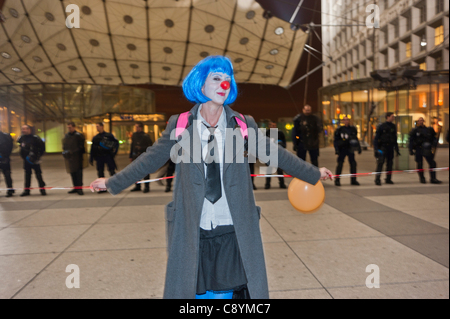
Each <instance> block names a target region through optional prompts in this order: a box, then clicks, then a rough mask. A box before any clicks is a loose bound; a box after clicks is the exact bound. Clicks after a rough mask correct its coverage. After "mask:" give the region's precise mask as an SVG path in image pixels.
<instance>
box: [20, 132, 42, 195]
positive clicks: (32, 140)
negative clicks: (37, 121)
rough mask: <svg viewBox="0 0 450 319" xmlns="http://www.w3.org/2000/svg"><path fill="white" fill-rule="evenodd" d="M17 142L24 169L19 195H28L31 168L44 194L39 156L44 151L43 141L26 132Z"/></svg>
mask: <svg viewBox="0 0 450 319" xmlns="http://www.w3.org/2000/svg"><path fill="white" fill-rule="evenodd" d="M17 143H19V144H20V156H21V157H22V159H23V168H24V170H25V190H24V191H23V193H22V194H21V195H20V196H27V195H30V189H29V188H30V186H31V174H32V170H34V173H35V174H36V179H37V181H38V184H39V188H40V192H41V194H42V195H46V192H45V189H44V187H45V183H44V179H43V178H42V170H41V165H40V158H41V156H42V155H43V154H44V152H45V143H44V141H42V140H41V138H40V137H39V136H37V135H33V134H28V135H22V136H21V137H20V138H19V139H18V140H17Z"/></svg>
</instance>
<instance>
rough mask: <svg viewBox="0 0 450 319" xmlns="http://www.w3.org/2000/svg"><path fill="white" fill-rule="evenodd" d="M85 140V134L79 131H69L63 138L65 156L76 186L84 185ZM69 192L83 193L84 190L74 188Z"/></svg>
mask: <svg viewBox="0 0 450 319" xmlns="http://www.w3.org/2000/svg"><path fill="white" fill-rule="evenodd" d="M84 142H85V138H84V135H83V134H82V133H80V132H77V131H74V132H73V133H70V132H69V133H67V134H66V135H65V136H64V139H63V156H64V158H65V160H66V167H67V170H68V171H69V173H70V176H71V177H72V184H73V186H75V187H81V186H83V154H84V153H85V152H86V150H85V147H84ZM69 193H78V194H80V195H83V190H82V189H81V188H80V189H73V190H71V191H69Z"/></svg>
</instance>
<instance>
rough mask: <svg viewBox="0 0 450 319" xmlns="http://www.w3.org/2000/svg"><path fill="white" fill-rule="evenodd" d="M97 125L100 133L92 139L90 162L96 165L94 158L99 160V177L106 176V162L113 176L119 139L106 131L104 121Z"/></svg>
mask: <svg viewBox="0 0 450 319" xmlns="http://www.w3.org/2000/svg"><path fill="white" fill-rule="evenodd" d="M96 127H97V132H98V134H97V135H95V136H94V138H93V139H92V146H91V154H90V157H89V163H90V164H91V165H94V160H95V161H96V162H97V176H98V177H99V178H101V177H105V164H106V165H107V166H108V171H109V175H110V176H113V175H114V174H115V173H116V168H117V166H116V162H115V161H114V157H115V156H116V154H117V152H118V150H119V141H117V139H116V138H115V137H114V135H112V134H111V133H108V132H105V129H104V126H103V123H101V122H100V123H97V125H96ZM99 193H104V192H103V191H101V192H99Z"/></svg>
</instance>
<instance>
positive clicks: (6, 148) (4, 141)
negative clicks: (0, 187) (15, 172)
mask: <svg viewBox="0 0 450 319" xmlns="http://www.w3.org/2000/svg"><path fill="white" fill-rule="evenodd" d="M12 149H13V139H12V137H11V135H10V134H9V133H4V132H3V131H2V125H1V123H0V169H1V170H2V172H3V175H4V176H5V182H6V186H7V187H8V191H7V192H6V197H11V196H12V195H13V194H14V189H13V185H12V179H11V164H10V159H9V156H10V155H11V152H12Z"/></svg>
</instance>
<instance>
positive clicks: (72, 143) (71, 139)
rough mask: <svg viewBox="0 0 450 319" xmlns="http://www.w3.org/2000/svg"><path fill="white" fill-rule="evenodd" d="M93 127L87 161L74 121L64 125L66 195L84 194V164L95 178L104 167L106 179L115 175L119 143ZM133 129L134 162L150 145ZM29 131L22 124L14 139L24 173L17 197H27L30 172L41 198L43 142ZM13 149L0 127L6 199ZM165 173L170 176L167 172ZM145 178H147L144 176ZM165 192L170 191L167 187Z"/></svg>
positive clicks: (139, 128)
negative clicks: (94, 132) (93, 169)
mask: <svg viewBox="0 0 450 319" xmlns="http://www.w3.org/2000/svg"><path fill="white" fill-rule="evenodd" d="M96 128H97V132H98V134H97V135H95V136H94V138H93V139H92V145H91V150H90V154H89V159H87V158H88V157H87V155H88V154H87V152H86V147H85V142H86V139H85V136H84V134H83V133H81V132H78V131H77V130H76V125H75V123H74V122H69V123H67V130H68V133H67V134H66V135H65V136H64V139H63V140H62V147H63V151H62V156H63V158H64V161H65V166H66V170H67V172H68V173H69V174H70V175H71V179H72V184H73V189H71V190H70V191H69V192H68V193H69V194H78V195H84V193H83V189H82V187H83V168H86V167H87V165H88V163H89V164H91V165H92V166H93V165H94V162H95V163H96V170H97V176H98V177H104V176H105V173H104V169H105V166H106V167H107V169H108V172H109V175H110V176H112V175H114V174H115V171H116V169H117V165H116V162H115V156H116V154H117V152H118V150H119V141H118V140H117V139H116V138H115V137H114V135H113V134H111V133H108V132H106V131H105V130H104V125H103V123H97V124H96ZM135 130H136V132H135V133H133V135H132V145H131V149H130V156H129V157H130V161H131V160H134V159H136V158H137V157H138V156H139V155H140V154H142V153H143V152H145V150H146V149H147V147H149V146H151V145H152V144H153V142H152V140H151V138H150V136H149V135H148V134H147V133H145V132H143V124H142V123H141V122H138V123H136V124H135ZM32 132H33V128H32V127H31V126H30V125H23V126H22V127H21V136H20V137H19V139H18V140H17V144H18V146H19V147H20V151H19V154H20V157H21V158H22V160H23V169H24V173H25V180H24V188H23V192H22V193H21V194H20V196H21V197H24V196H29V195H30V194H31V176H32V173H33V171H34V173H35V177H36V179H37V182H38V185H39V192H40V193H41V195H44V196H45V195H47V193H46V190H45V185H46V184H45V182H44V178H43V174H42V169H41V158H42V156H43V155H44V153H45V142H44V141H43V140H42V139H41V138H40V137H39V136H38V135H36V134H33V133H32ZM13 147H14V141H13V139H12V137H11V135H10V134H9V133H5V132H3V131H2V127H1V124H0V170H1V171H2V172H3V175H4V177H5V183H6V187H7V192H6V197H11V196H13V194H14V193H15V189H14V188H13V181H12V178H11V153H12V150H13ZM169 170H170V168H169ZM169 173H172V174H173V172H171V171H170V172H169ZM146 178H147V179H148V176H147V177H146ZM137 185H138V184H137ZM147 185H148V183H147ZM136 188H137V187H136ZM135 190H140V184H139V189H134V190H133V191H135ZM148 191H149V187H148V186H146V188H145V190H144V192H148ZM166 191H170V185H168V187H167V188H166Z"/></svg>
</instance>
